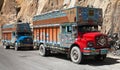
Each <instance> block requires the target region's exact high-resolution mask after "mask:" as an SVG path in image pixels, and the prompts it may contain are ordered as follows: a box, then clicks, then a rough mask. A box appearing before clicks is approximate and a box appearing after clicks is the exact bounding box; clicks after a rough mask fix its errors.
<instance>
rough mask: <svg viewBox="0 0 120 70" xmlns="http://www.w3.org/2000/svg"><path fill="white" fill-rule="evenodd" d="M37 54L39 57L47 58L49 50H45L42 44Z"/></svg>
mask: <svg viewBox="0 0 120 70" xmlns="http://www.w3.org/2000/svg"><path fill="white" fill-rule="evenodd" d="M39 54H40V55H41V56H48V55H49V54H50V50H49V49H46V48H45V46H44V45H43V44H41V45H40V46H39Z"/></svg>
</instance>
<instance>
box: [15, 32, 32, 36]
mask: <svg viewBox="0 0 120 70" xmlns="http://www.w3.org/2000/svg"><path fill="white" fill-rule="evenodd" d="M17 34H18V36H31V35H32V34H31V33H29V32H28V33H26V32H20V33H17Z"/></svg>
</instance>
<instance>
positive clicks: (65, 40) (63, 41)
mask: <svg viewBox="0 0 120 70" xmlns="http://www.w3.org/2000/svg"><path fill="white" fill-rule="evenodd" d="M74 30H75V29H74V26H72V25H71V24H68V25H61V34H60V45H61V47H65V48H69V47H70V46H71V44H73V43H74V40H75V36H74V35H75V33H76V31H74Z"/></svg>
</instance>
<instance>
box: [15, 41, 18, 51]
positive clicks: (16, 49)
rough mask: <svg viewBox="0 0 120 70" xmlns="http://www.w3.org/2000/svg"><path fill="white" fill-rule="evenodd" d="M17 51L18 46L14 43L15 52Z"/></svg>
mask: <svg viewBox="0 0 120 70" xmlns="http://www.w3.org/2000/svg"><path fill="white" fill-rule="evenodd" d="M18 50H19V48H18V45H17V43H15V51H18Z"/></svg>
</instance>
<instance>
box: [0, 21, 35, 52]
mask: <svg viewBox="0 0 120 70" xmlns="http://www.w3.org/2000/svg"><path fill="white" fill-rule="evenodd" d="M2 43H3V47H4V48H5V49H9V48H10V47H14V48H15V50H16V51H18V50H19V49H20V48H30V49H33V38H32V31H31V28H30V24H29V23H23V22H17V23H12V24H4V25H2Z"/></svg>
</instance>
